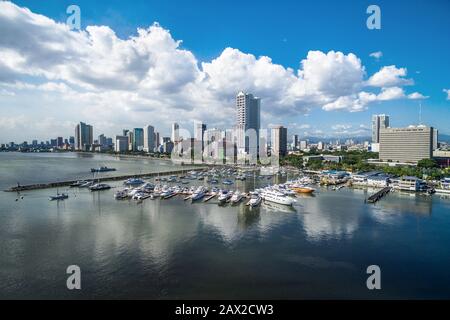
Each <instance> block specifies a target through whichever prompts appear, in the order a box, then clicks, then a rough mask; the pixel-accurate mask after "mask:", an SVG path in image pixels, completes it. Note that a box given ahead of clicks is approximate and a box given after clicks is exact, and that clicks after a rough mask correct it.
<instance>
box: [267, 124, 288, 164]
mask: <svg viewBox="0 0 450 320" xmlns="http://www.w3.org/2000/svg"><path fill="white" fill-rule="evenodd" d="M271 143H272V154H275V155H278V156H283V157H284V156H286V154H287V128H285V127H283V126H274V127H272V129H271Z"/></svg>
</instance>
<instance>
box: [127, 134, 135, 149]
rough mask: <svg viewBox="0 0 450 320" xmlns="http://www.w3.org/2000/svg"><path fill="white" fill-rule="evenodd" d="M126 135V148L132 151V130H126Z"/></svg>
mask: <svg viewBox="0 0 450 320" xmlns="http://www.w3.org/2000/svg"><path fill="white" fill-rule="evenodd" d="M127 137H128V150H129V151H133V146H134V134H133V131H128V132H127Z"/></svg>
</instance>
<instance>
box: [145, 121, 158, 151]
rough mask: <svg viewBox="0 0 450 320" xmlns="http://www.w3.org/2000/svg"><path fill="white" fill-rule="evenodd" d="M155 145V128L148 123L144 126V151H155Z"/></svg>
mask: <svg viewBox="0 0 450 320" xmlns="http://www.w3.org/2000/svg"><path fill="white" fill-rule="evenodd" d="M155 147H156V146H155V128H154V127H153V126H151V125H147V126H145V127H144V151H146V152H153V150H154V149H155Z"/></svg>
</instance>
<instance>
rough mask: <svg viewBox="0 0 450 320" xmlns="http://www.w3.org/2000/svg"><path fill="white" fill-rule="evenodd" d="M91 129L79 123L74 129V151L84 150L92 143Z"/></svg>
mask: <svg viewBox="0 0 450 320" xmlns="http://www.w3.org/2000/svg"><path fill="white" fill-rule="evenodd" d="M93 131H94V129H93V127H92V126H91V125H88V124H85V123H84V122H80V123H79V124H77V125H76V127H75V149H76V150H86V149H87V148H89V147H90V146H91V145H92V143H93V142H94V135H93Z"/></svg>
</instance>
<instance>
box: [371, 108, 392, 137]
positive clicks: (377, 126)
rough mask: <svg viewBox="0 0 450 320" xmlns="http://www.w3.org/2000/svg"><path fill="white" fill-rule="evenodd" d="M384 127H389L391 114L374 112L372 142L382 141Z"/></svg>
mask: <svg viewBox="0 0 450 320" xmlns="http://www.w3.org/2000/svg"><path fill="white" fill-rule="evenodd" d="M384 128H389V116H387V115H385V114H374V115H373V116H372V143H379V142H380V130H381V129H384Z"/></svg>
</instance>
